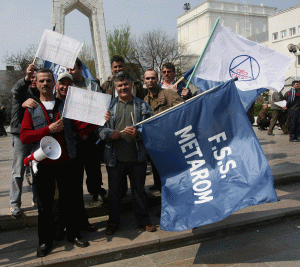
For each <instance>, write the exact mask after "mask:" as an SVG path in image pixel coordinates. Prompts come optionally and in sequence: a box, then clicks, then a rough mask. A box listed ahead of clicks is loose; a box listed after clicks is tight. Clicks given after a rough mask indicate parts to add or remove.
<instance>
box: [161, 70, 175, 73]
mask: <svg viewBox="0 0 300 267" xmlns="http://www.w3.org/2000/svg"><path fill="white" fill-rule="evenodd" d="M172 72H174V71H172V70H163V72H162V73H163V74H166V73H172Z"/></svg>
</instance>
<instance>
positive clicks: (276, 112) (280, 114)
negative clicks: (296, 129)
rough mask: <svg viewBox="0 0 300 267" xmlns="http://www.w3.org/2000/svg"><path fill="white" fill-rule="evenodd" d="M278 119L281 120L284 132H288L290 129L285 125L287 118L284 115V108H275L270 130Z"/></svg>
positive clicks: (270, 130) (280, 123)
mask: <svg viewBox="0 0 300 267" xmlns="http://www.w3.org/2000/svg"><path fill="white" fill-rule="evenodd" d="M277 121H279V125H280V127H281V129H282V131H283V132H288V129H287V128H286V126H285V121H286V118H285V116H284V111H283V110H276V109H274V110H273V116H272V119H271V121H270V126H269V132H272V131H273V129H274V127H275V124H276V122H277Z"/></svg>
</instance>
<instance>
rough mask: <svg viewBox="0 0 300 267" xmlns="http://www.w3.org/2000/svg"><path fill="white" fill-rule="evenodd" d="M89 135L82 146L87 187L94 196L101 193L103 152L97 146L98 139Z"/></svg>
mask: <svg viewBox="0 0 300 267" xmlns="http://www.w3.org/2000/svg"><path fill="white" fill-rule="evenodd" d="M93 137H94V136H93V135H92V136H91V135H89V136H88V138H87V140H86V141H84V142H83V144H82V152H81V153H82V160H83V165H84V168H85V172H86V186H87V190H88V192H89V193H90V194H91V195H93V194H100V193H101V186H102V172H101V151H100V147H99V146H98V145H96V142H97V139H96V138H93Z"/></svg>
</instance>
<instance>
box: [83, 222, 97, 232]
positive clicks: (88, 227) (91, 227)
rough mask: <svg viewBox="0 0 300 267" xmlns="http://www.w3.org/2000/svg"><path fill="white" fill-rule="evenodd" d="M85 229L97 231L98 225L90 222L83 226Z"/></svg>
mask: <svg viewBox="0 0 300 267" xmlns="http://www.w3.org/2000/svg"><path fill="white" fill-rule="evenodd" d="M83 230H85V231H88V232H96V231H97V227H96V226H95V225H93V224H90V223H89V224H88V225H87V226H85V227H84V228H83Z"/></svg>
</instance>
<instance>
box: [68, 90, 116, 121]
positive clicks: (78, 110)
mask: <svg viewBox="0 0 300 267" xmlns="http://www.w3.org/2000/svg"><path fill="white" fill-rule="evenodd" d="M110 100H111V95H108V94H103V93H99V92H94V91H90V90H86V89H81V88H77V87H74V86H70V87H69V89H68V95H67V97H66V100H65V105H64V111H63V117H65V118H69V119H73V120H78V121H83V122H88V123H91V124H96V125H101V126H102V125H104V123H105V119H104V116H105V113H106V112H107V110H108V108H109V105H110Z"/></svg>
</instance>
